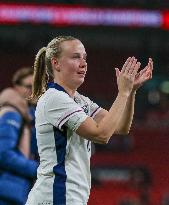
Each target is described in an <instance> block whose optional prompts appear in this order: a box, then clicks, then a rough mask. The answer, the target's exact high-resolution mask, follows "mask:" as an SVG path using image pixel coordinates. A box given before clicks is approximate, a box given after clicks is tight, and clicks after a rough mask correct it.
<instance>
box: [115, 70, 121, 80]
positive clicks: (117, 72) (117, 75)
mask: <svg viewBox="0 0 169 205" xmlns="http://www.w3.org/2000/svg"><path fill="white" fill-rule="evenodd" d="M115 71H116V77H117V78H118V77H119V75H120V70H119V69H118V68H115Z"/></svg>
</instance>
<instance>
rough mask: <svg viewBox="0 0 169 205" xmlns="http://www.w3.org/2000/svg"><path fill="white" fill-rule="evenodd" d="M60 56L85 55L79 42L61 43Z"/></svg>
mask: <svg viewBox="0 0 169 205" xmlns="http://www.w3.org/2000/svg"><path fill="white" fill-rule="evenodd" d="M61 48H62V54H78V53H79V54H82V55H86V50H85V47H84V45H83V44H82V42H81V41H79V40H71V41H64V42H62V43H61Z"/></svg>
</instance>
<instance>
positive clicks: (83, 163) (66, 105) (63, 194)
mask: <svg viewBox="0 0 169 205" xmlns="http://www.w3.org/2000/svg"><path fill="white" fill-rule="evenodd" d="M100 110H101V108H100V107H99V106H98V105H97V104H95V103H93V102H92V101H91V100H90V99H89V98H87V97H84V96H83V95H80V94H79V93H78V92H76V93H75V96H74V99H73V98H71V97H70V96H69V95H68V94H67V93H66V91H65V90H64V89H63V88H62V87H61V86H59V85H58V84H56V83H50V84H49V89H48V90H47V91H46V92H45V93H44V94H43V96H42V97H41V98H40V99H39V101H38V104H37V108H36V113H35V115H36V136H37V143H38V151H39V156H40V165H39V168H38V174H37V181H36V183H35V185H34V187H33V188H32V190H31V192H30V193H29V196H28V200H27V203H26V205H86V204H87V201H88V198H89V194H90V187H91V176H90V156H91V142H90V141H88V140H87V139H85V138H83V137H80V136H79V135H77V134H76V130H77V129H78V127H79V126H80V124H81V123H82V122H83V121H84V120H85V119H86V118H87V117H88V116H91V117H94V116H95V115H96V114H97V113H98V112H99V111H100Z"/></svg>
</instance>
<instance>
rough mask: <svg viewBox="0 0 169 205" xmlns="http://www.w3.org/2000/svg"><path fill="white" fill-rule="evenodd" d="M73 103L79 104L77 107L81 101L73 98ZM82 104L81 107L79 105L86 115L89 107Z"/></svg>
mask: <svg viewBox="0 0 169 205" xmlns="http://www.w3.org/2000/svg"><path fill="white" fill-rule="evenodd" d="M74 101H75V102H76V103H77V104H79V105H81V103H82V102H81V99H79V98H77V97H75V98H74ZM83 103H84V104H83V105H81V108H82V109H83V110H84V112H85V113H86V114H88V113H89V106H88V104H87V103H86V102H83Z"/></svg>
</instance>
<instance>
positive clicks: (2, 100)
mask: <svg viewBox="0 0 169 205" xmlns="http://www.w3.org/2000/svg"><path fill="white" fill-rule="evenodd" d="M32 74H33V73H32V69H31V68H21V69H19V70H18V71H17V72H16V73H15V74H14V76H13V79H12V83H13V87H10V88H6V89H4V90H3V91H2V92H1V93H0V205H23V204H25V201H26V198H27V195H28V192H29V191H30V188H31V186H32V183H33V180H35V179H36V171H37V166H38V163H37V161H35V160H33V159H32V156H31V133H32V129H33V126H32V128H31V121H32V119H31V116H30V107H29V103H28V97H29V96H30V95H31V90H32V78H33V75H32ZM32 116H33V115H32Z"/></svg>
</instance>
